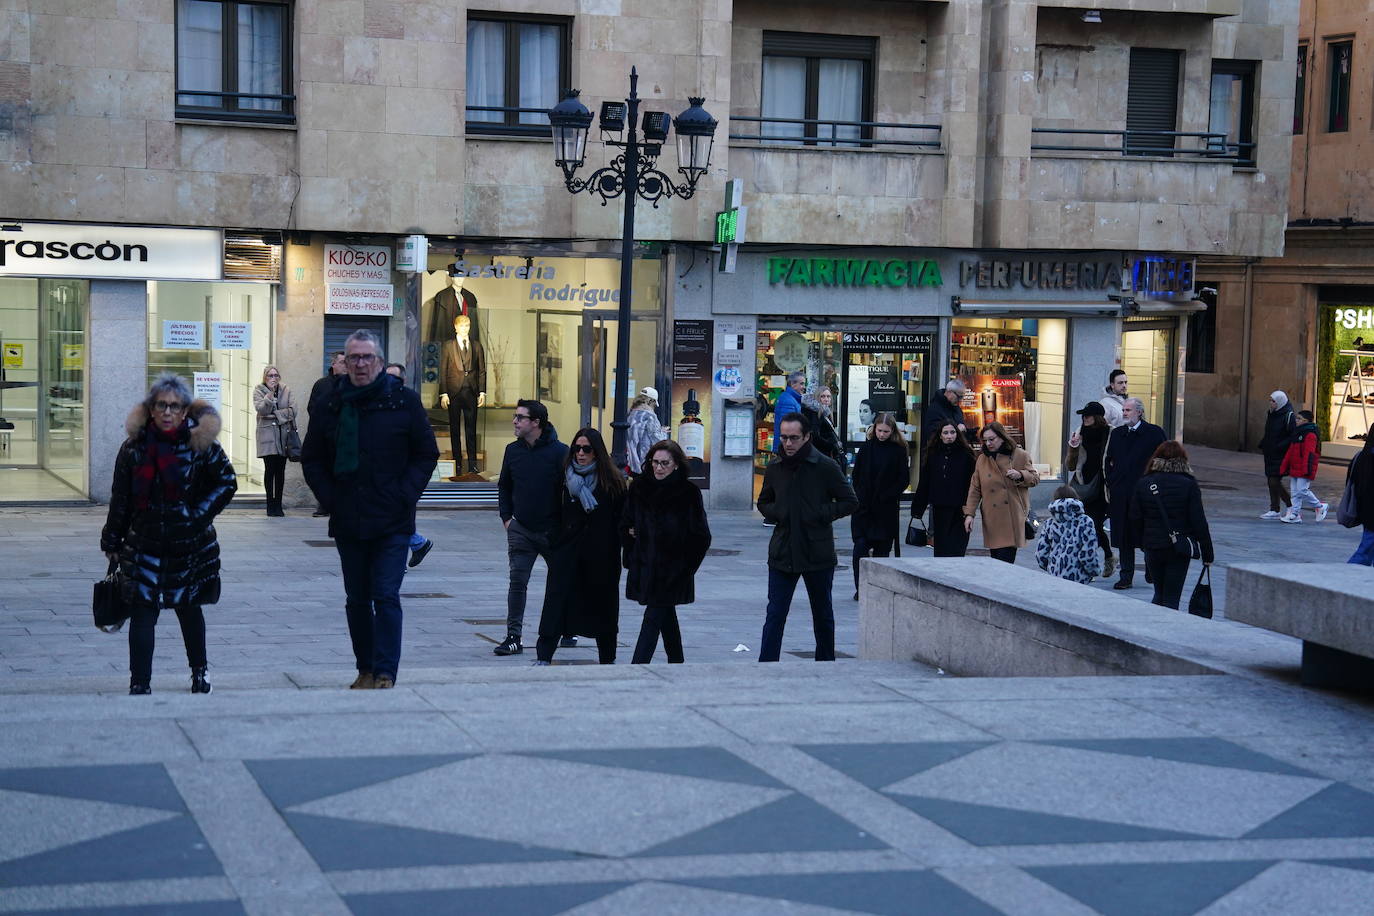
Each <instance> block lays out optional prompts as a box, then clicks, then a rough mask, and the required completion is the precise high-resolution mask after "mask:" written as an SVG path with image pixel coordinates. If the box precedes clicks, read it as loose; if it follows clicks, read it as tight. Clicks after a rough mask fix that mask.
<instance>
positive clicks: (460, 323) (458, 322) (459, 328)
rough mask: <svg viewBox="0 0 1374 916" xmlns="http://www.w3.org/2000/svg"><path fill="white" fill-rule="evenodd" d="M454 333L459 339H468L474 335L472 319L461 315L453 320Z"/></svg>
mask: <svg viewBox="0 0 1374 916" xmlns="http://www.w3.org/2000/svg"><path fill="white" fill-rule="evenodd" d="M453 333H454V334H457V335H458V336H459V337H463V338H466V337H467V336H468V335H469V334H471V333H472V319H471V318H469V317H468V316H467V315H459V316H458V317H457V318H454V319H453Z"/></svg>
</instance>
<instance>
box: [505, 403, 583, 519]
mask: <svg viewBox="0 0 1374 916" xmlns="http://www.w3.org/2000/svg"><path fill="white" fill-rule="evenodd" d="M541 425H542V426H543V430H542V431H541V432H540V433H539V438H538V439H535V440H534V444H533V445H530V444H528V443H527V442H525V440H524V439H516V440H515V441H514V442H512V443H510V444H509V445H507V446H506V455H505V458H503V459H502V461H501V476H500V477H499V478H498V479H497V481H496V499H497V506H498V507H499V511H500V513H501V521H503V522H505V521H509V520H511V519H512V518H513V519H515V520H516V521H517V522H519V523H520V527H521V528H524V529H526V530H528V531H538V532H544V531H549V530H550V529H552V528H553V527H554V526H556V525H557V524H558V521H559V514H558V488H559V487H560V486H562V484H563V464H564V460H565V459H566V458H567V457H568V447H567V446H566V445H564V444H563V443H562V442H559V441H558V430H556V429H554V426H553V424H552V423H544V424H541Z"/></svg>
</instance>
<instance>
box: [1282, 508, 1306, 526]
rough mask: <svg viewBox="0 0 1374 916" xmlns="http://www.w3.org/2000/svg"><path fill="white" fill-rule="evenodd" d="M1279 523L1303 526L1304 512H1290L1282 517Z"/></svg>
mask: <svg viewBox="0 0 1374 916" xmlns="http://www.w3.org/2000/svg"><path fill="white" fill-rule="evenodd" d="M1279 521H1281V522H1285V523H1287V524H1289V525H1301V524H1302V512H1301V511H1298V512H1289V513H1288V514H1287V515H1285V516H1283V517H1281V518H1280V519H1279Z"/></svg>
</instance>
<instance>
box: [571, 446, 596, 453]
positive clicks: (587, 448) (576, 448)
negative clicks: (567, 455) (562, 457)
mask: <svg viewBox="0 0 1374 916" xmlns="http://www.w3.org/2000/svg"><path fill="white" fill-rule="evenodd" d="M572 450H573V451H574V452H579V453H581V452H586V453H588V454H595V452H596V449H594V448H592V447H591V446H590V445H574V446H573V447H572Z"/></svg>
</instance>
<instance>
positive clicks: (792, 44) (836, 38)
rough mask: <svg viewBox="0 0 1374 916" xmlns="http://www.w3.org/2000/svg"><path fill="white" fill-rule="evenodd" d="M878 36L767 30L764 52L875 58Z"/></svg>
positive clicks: (786, 54)
mask: <svg viewBox="0 0 1374 916" xmlns="http://www.w3.org/2000/svg"><path fill="white" fill-rule="evenodd" d="M877 44H878V39H876V38H869V37H865V36H862V35H813V34H811V33H810V32H764V33H763V53H764V54H780V55H785V56H789V57H849V58H858V59H860V60H872V59H873V52H874V49H875V48H876V47H877Z"/></svg>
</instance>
